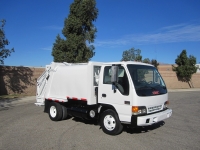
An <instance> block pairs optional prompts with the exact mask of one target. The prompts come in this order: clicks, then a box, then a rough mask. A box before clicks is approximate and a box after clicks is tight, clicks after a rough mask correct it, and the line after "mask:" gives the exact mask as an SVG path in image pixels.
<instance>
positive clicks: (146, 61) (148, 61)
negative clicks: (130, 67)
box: [142, 58, 151, 64]
mask: <svg viewBox="0 0 200 150" xmlns="http://www.w3.org/2000/svg"><path fill="white" fill-rule="evenodd" d="M142 62H143V63H147V64H150V63H151V62H150V59H149V58H145V59H144V60H143V61H142Z"/></svg>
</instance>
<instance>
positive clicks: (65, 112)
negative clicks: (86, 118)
mask: <svg viewBox="0 0 200 150" xmlns="http://www.w3.org/2000/svg"><path fill="white" fill-rule="evenodd" d="M62 114H63V115H62V120H66V119H67V118H68V115H67V108H66V107H65V106H62Z"/></svg>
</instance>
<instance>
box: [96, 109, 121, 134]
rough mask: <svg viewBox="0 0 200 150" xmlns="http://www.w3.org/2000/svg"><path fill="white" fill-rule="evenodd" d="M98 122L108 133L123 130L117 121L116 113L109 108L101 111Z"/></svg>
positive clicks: (118, 132) (117, 132)
mask: <svg viewBox="0 0 200 150" xmlns="http://www.w3.org/2000/svg"><path fill="white" fill-rule="evenodd" d="M100 124H101V127H102V130H103V132H104V133H106V134H109V135H117V134H120V133H121V132H122V130H123V126H122V124H121V122H120V121H119V118H118V115H117V113H116V112H115V111H113V110H111V109H108V110H106V111H104V112H103V113H102V115H101V119H100Z"/></svg>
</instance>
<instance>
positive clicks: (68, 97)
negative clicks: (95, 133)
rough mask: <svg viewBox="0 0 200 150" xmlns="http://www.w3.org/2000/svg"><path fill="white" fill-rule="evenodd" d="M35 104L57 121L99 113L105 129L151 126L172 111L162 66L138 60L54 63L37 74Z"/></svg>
mask: <svg viewBox="0 0 200 150" xmlns="http://www.w3.org/2000/svg"><path fill="white" fill-rule="evenodd" d="M36 99H37V100H36V103H35V104H36V105H38V106H42V105H44V112H47V113H48V114H49V117H50V119H51V120H53V121H59V120H65V119H66V118H67V117H68V116H70V117H79V118H82V119H96V120H98V121H99V123H100V126H101V128H102V130H103V131H104V132H105V133H106V134H110V135H116V134H120V133H121V132H122V129H123V125H124V124H126V125H130V126H132V127H137V126H148V125H152V124H154V123H157V122H159V121H162V120H164V119H167V118H169V117H170V116H171V115H172V110H171V109H169V108H168V104H169V101H168V93H167V88H166V85H165V83H164V81H163V79H162V77H161V75H160V74H159V72H158V70H157V69H156V68H155V67H154V66H152V65H149V64H145V63H140V62H112V63H101V62H88V63H80V64H69V63H65V62H64V63H55V62H52V63H51V64H50V65H47V66H46V70H45V71H44V73H43V74H42V75H41V76H40V77H39V78H38V80H37V95H36Z"/></svg>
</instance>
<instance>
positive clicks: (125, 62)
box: [103, 61, 153, 66]
mask: <svg viewBox="0 0 200 150" xmlns="http://www.w3.org/2000/svg"><path fill="white" fill-rule="evenodd" d="M103 64H105V65H108V64H109V65H110V64H123V65H127V64H136V65H146V66H153V65H151V64H147V63H142V62H137V61H121V62H107V63H103Z"/></svg>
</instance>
